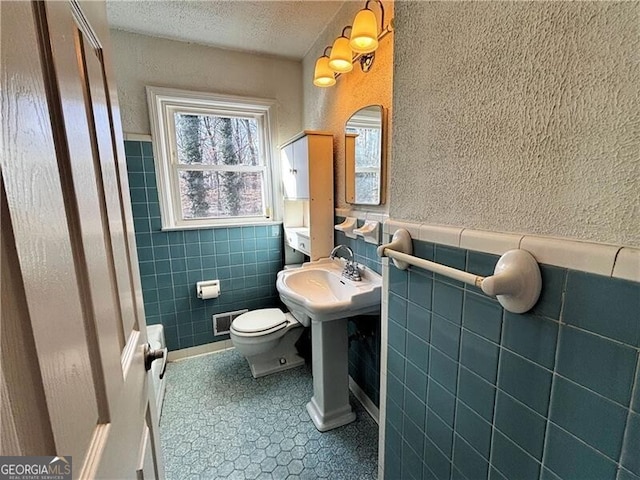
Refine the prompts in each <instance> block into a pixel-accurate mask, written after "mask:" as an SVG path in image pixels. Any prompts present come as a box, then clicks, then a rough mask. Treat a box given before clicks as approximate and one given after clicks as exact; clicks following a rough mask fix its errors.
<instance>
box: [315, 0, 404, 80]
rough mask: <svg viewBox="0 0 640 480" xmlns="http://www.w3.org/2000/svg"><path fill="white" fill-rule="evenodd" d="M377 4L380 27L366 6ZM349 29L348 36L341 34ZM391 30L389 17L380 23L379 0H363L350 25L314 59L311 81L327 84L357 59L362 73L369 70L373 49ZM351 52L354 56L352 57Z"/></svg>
mask: <svg viewBox="0 0 640 480" xmlns="http://www.w3.org/2000/svg"><path fill="white" fill-rule="evenodd" d="M372 2H373V3H377V4H378V5H379V6H380V29H378V18H377V16H376V14H375V12H373V10H371V9H370V8H369V4H370V3H372ZM347 29H350V30H351V33H350V36H349V37H346V36H345V31H346V30H347ZM392 30H393V19H391V20H390V21H389V24H388V25H387V26H386V27H385V25H384V7H383V5H382V0H367V2H366V3H365V5H364V8H363V9H362V10H360V11H359V12H358V13H357V14H356V18H355V19H354V21H353V26H351V25H349V26H347V27H344V28H343V29H342V33H341V34H340V36H339V37H338V38H336V39H335V41H334V42H333V46H330V47H326V48H325V49H324V52H323V54H322V56H321V57H320V58H318V60H317V61H316V68H315V71H314V74H313V84H314V85H315V86H317V87H331V86H333V85H335V83H336V77H339V76H340V75H341V74H343V73H348V72H350V71H351V70H353V64H354V63H355V62H356V61H359V62H360V68H361V69H362V71H363V72H365V73H366V72H368V71H369V70H371V66H372V65H373V59H374V56H375V50H376V49H377V48H378V45H379V42H380V40H381V39H382V38H384V37H385V36H387V35H388V34H389V33H391V32H392ZM327 48H330V49H331V55H330V56H327ZM354 54H355V56H354Z"/></svg>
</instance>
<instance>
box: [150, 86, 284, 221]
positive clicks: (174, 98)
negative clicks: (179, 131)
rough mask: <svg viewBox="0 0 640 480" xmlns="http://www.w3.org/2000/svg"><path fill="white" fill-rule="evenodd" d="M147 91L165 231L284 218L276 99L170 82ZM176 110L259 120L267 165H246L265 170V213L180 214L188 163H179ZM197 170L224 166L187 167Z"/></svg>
mask: <svg viewBox="0 0 640 480" xmlns="http://www.w3.org/2000/svg"><path fill="white" fill-rule="evenodd" d="M146 90H147V102H148V104H149V120H150V122H151V136H152V141H153V154H154V158H155V169H156V177H157V184H158V197H159V198H158V200H159V201H160V216H161V219H162V230H186V229H190V228H206V227H219V226H237V225H256V224H272V223H275V222H279V221H280V218H281V212H280V208H279V204H278V202H276V198H277V197H276V195H277V194H278V192H279V189H280V187H279V185H280V180H279V179H280V168H279V162H277V161H276V159H277V158H278V156H277V154H276V153H277V152H276V151H275V148H276V137H275V131H274V130H275V129H274V125H275V118H274V117H275V110H276V108H275V107H276V102H275V101H274V100H266V99H260V98H248V97H238V96H234V95H221V94H215V93H204V92H193V91H188V90H179V89H175V88H166V87H152V86H147V87H146ZM176 112H185V113H194V114H201V115H202V114H213V115H225V116H229V117H243V118H247V117H251V118H254V119H255V120H256V121H257V122H258V125H259V126H260V128H259V130H260V131H259V135H260V143H261V145H260V148H261V151H262V153H263V155H264V167H249V166H246V167H243V168H242V170H246V171H260V172H262V171H264V188H263V198H264V207H265V214H264V215H263V216H242V217H218V218H193V219H183V218H182V205H181V202H180V191H179V184H178V172H179V170H184V169H185V167H184V165H181V164H179V163H178V161H177V153H176V150H175V139H176V133H175V117H174V114H175V113H176ZM199 169H202V170H207V171H215V170H220V171H224V170H225V167H223V166H219V167H212V166H198V165H190V166H189V167H188V170H199ZM226 170H228V168H226ZM234 170H236V169H234Z"/></svg>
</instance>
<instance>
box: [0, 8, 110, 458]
mask: <svg viewBox="0 0 640 480" xmlns="http://www.w3.org/2000/svg"><path fill="white" fill-rule="evenodd" d="M1 21H2V47H3V48H2V89H1V90H2V134H3V147H2V148H3V155H2V159H1V161H2V172H3V178H2V179H3V182H4V187H5V191H6V194H7V205H8V208H9V212H10V216H11V223H12V225H13V235H14V239H15V245H16V253H17V255H18V259H19V265H20V270H21V274H22V278H23V282H24V286H23V289H24V294H25V298H26V300H27V304H28V310H29V318H30V321H31V325H32V330H33V336H34V341H35V347H36V350H37V354H38V360H39V364H40V370H41V375H42V383H43V386H44V393H45V397H46V403H47V408H48V410H49V416H50V420H51V427H52V431H53V436H54V441H55V444H56V448H57V449H58V451H59V452H65V453H64V454H63V453H61V454H62V455H75V456H76V458H78V459H81V458H83V457H84V455H85V453H86V449H87V446H88V442H89V440H90V438H91V436H92V433H93V429H94V427H95V424H96V421H97V419H98V408H97V399H96V391H95V388H94V381H93V372H92V367H91V363H90V361H89V352H88V346H87V344H86V338H85V332H84V322H83V317H84V312H83V302H82V300H81V293H80V291H79V289H78V277H77V274H76V269H75V256H74V251H73V248H72V243H71V235H70V232H69V225H68V221H67V216H66V206H65V199H64V196H63V188H62V185H61V181H60V172H59V169H58V163H57V156H56V145H55V143H54V138H53V133H52V128H51V123H50V116H49V108H48V103H47V93H46V90H45V84H44V81H43V70H42V65H41V62H40V58H39V57H38V56H37V55H34V52H37V51H38V41H37V38H38V37H37V34H36V30H35V25H34V21H33V11H32V6H31V4H30V3H26V2H6V3H5V2H3V5H2V19H1ZM3 229H4V225H3ZM3 367H4V366H3ZM16 367H17V366H16ZM69 392H74V393H75V394H74V395H73V396H72V397H71V398H69V397H70V396H69ZM71 418H75V419H76V420H75V421H70V419H71ZM51 453H53V452H51Z"/></svg>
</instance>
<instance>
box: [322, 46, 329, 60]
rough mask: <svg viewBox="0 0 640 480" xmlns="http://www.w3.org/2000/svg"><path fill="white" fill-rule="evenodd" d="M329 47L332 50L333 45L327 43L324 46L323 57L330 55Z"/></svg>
mask: <svg viewBox="0 0 640 480" xmlns="http://www.w3.org/2000/svg"><path fill="white" fill-rule="evenodd" d="M327 48H328V49H329V50H331V45H327V46H326V47H324V50H323V51H322V56H323V57H328V56H329V55H327Z"/></svg>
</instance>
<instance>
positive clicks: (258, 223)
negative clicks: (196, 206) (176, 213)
mask: <svg viewBox="0 0 640 480" xmlns="http://www.w3.org/2000/svg"><path fill="white" fill-rule="evenodd" d="M265 225H266V226H268V225H282V220H265V221H264V222H261V221H259V220H250V221H247V222H235V223H234V222H229V223H216V224H213V225H184V226H183V225H180V226H177V227H162V229H161V231H163V232H175V231H181V230H209V229H211V228H232V227H259V226H265Z"/></svg>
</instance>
